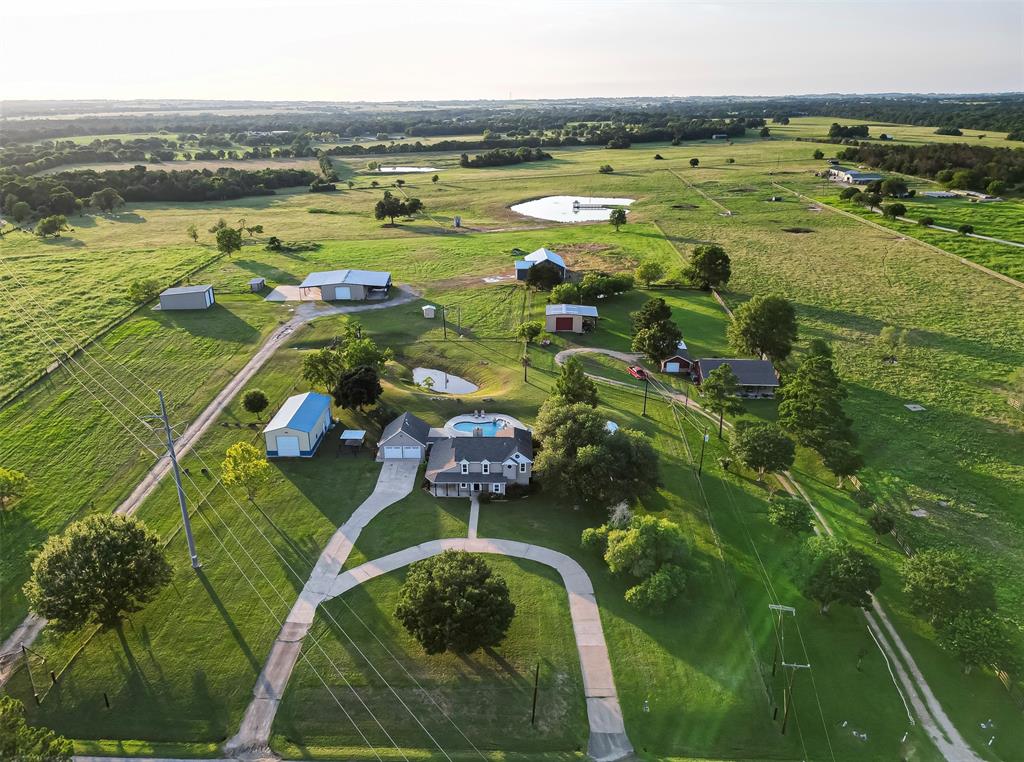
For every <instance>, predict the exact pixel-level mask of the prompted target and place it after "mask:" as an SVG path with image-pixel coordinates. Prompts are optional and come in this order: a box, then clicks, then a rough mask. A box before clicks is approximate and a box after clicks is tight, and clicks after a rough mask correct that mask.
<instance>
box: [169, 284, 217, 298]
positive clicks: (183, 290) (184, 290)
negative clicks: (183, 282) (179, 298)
mask: <svg viewBox="0 0 1024 762" xmlns="http://www.w3.org/2000/svg"><path fill="white" fill-rule="evenodd" d="M211 288H213V286H212V285H210V284H209V283H207V284H206V285H205V286H177V287H176V288H168V289H166V290H165V291H161V292H160V296H174V295H175V294H201V293H203V292H205V291H209V290H210V289H211Z"/></svg>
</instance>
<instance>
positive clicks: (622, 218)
mask: <svg viewBox="0 0 1024 762" xmlns="http://www.w3.org/2000/svg"><path fill="white" fill-rule="evenodd" d="M608 222H610V223H611V224H612V227H614V228H615V232H616V233H618V232H619V228H620V227H622V226H623V225H625V224H626V210H625V209H621V208H619V209H612V212H611V214H609V215H608Z"/></svg>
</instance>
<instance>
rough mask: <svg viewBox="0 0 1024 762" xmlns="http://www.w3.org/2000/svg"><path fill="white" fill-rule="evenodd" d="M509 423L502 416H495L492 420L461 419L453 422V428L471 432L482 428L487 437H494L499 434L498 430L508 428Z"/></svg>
mask: <svg viewBox="0 0 1024 762" xmlns="http://www.w3.org/2000/svg"><path fill="white" fill-rule="evenodd" d="M508 425H509V423H508V421H506V420H503V419H501V418H495V419H494V420H491V421H459V422H458V423H453V424H452V428H453V429H456V430H457V431H466V432H469V433H470V434H472V433H473V429H482V431H483V435H484V436H485V437H494V436H497V435H498V432H499V431H501V430H502V429H504V428H506V427H507V426H508Z"/></svg>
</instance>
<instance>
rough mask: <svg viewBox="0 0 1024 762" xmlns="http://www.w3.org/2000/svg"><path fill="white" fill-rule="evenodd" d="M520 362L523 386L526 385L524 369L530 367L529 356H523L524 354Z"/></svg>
mask: <svg viewBox="0 0 1024 762" xmlns="http://www.w3.org/2000/svg"><path fill="white" fill-rule="evenodd" d="M520 362H521V363H522V364H523V383H524V384H525V383H526V369H527V368H529V367H530V357H529V355H525V354H524V355H523V357H522V359H521V360H520Z"/></svg>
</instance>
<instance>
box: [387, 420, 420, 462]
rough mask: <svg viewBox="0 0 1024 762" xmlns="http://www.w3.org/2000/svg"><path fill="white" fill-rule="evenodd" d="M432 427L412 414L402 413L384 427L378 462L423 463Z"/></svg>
mask: <svg viewBox="0 0 1024 762" xmlns="http://www.w3.org/2000/svg"><path fill="white" fill-rule="evenodd" d="M429 437H430V426H429V425H428V424H427V422H426V421H424V420H423V419H421V418H417V417H416V416H415V415H413V414H412V413H402V415H400V416H398V417H397V418H396V419H395V420H393V421H392V422H391V423H389V424H388V425H387V426H385V427H384V431H383V432H381V435H380V442H378V443H377V460H416V461H421V460H423V458H424V457H425V456H426V454H427V443H428V440H429Z"/></svg>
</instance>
